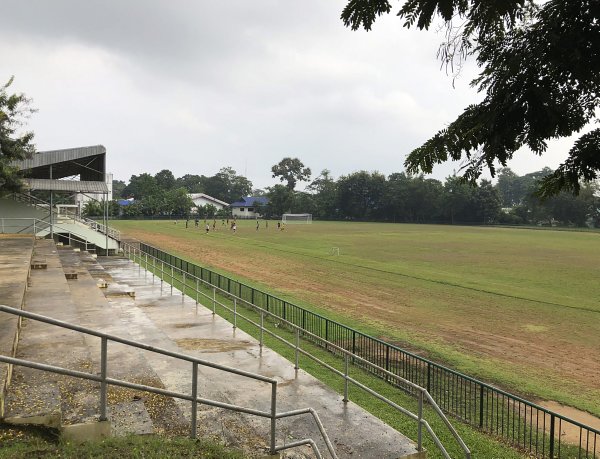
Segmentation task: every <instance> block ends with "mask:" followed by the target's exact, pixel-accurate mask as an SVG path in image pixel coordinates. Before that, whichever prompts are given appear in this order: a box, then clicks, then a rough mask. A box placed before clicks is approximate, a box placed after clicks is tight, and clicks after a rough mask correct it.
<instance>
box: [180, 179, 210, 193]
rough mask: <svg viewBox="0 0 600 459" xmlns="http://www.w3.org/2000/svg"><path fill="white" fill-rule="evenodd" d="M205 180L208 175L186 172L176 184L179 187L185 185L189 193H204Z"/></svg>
mask: <svg viewBox="0 0 600 459" xmlns="http://www.w3.org/2000/svg"><path fill="white" fill-rule="evenodd" d="M205 181H206V177H205V176H204V175H194V174H185V175H184V176H183V177H179V178H178V179H177V180H176V185H175V186H176V187H177V188H181V187H184V188H185V189H186V190H188V193H202V192H203V191H204V185H203V184H204V182H205Z"/></svg>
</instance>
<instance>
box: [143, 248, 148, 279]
mask: <svg viewBox="0 0 600 459" xmlns="http://www.w3.org/2000/svg"><path fill="white" fill-rule="evenodd" d="M144 256H145V257H146V268H145V269H146V271H144V279H146V276H147V275H148V254H147V253H145V254H144Z"/></svg>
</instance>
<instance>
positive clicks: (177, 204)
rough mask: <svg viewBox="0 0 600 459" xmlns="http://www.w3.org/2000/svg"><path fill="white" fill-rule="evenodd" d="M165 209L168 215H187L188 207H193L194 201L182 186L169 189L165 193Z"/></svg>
mask: <svg viewBox="0 0 600 459" xmlns="http://www.w3.org/2000/svg"><path fill="white" fill-rule="evenodd" d="M165 207H166V208H165V209H164V210H165V211H166V212H168V213H169V214H170V215H185V216H189V214H190V209H191V208H192V207H194V202H193V201H192V200H191V198H190V197H189V196H188V193H187V190H186V189H185V188H183V187H181V188H176V189H174V190H170V191H168V192H167V193H166V194H165Z"/></svg>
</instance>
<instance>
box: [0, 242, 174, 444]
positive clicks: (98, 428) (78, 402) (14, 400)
mask: <svg viewBox="0 0 600 459" xmlns="http://www.w3.org/2000/svg"><path fill="white" fill-rule="evenodd" d="M36 251H37V252H38V253H41V254H44V255H45V256H46V257H47V260H48V269H47V270H44V271H35V272H34V273H33V274H32V286H31V288H30V290H29V291H28V292H27V295H26V296H25V306H26V307H25V309H26V310H29V311H31V312H36V313H39V314H43V315H47V316H50V317H53V318H56V319H60V320H64V321H66V322H70V323H74V324H78V325H81V326H86V327H89V328H92V329H103V331H107V332H111V333H112V332H115V331H118V332H120V333H118V332H117V333H116V334H117V335H120V336H125V337H126V335H127V334H126V327H124V326H123V325H121V326H120V327H119V324H118V320H116V321H115V316H114V313H113V312H112V311H111V310H110V309H111V308H110V305H109V304H108V302H107V300H106V298H104V295H102V293H101V292H100V290H99V289H98V288H97V286H96V281H95V280H94V279H93V278H92V277H91V276H90V275H89V273H88V272H87V269H86V266H87V264H88V263H90V262H91V260H93V261H94V262H95V260H94V259H93V257H89V254H84V253H82V254H81V257H82V258H84V259H85V262H83V261H82V259H81V258H80V254H79V253H77V252H74V251H73V250H71V249H70V248H69V247H62V248H60V249H57V248H56V246H55V245H54V244H53V243H52V241H49V240H43V241H38V242H36ZM69 270H70V271H73V272H76V273H77V274H78V278H79V280H78V281H74V280H67V279H66V278H65V271H69ZM99 344H100V340H99V339H98V338H95V337H90V336H86V335H83V334H81V333H78V332H74V331H70V330H66V329H62V328H59V327H55V326H51V325H47V324H44V323H41V322H38V321H34V320H24V321H23V329H22V333H21V337H20V342H19V349H18V352H17V354H16V357H18V358H23V359H26V360H30V361H34V362H39V363H45V364H49V365H56V366H60V367H64V368H69V369H72V370H77V371H82V372H87V373H92V374H99V368H100V352H99V350H100V345H99ZM138 354H139V353H137V352H135V350H133V352H132V350H131V349H130V348H125V346H120V345H114V344H112V345H111V346H109V376H111V377H117V378H120V379H125V380H128V381H131V382H135V383H140V384H148V385H155V386H158V387H163V386H162V383H161V382H160V380H159V379H158V378H157V376H156V374H155V373H153V372H152V370H151V369H149V368H148V367H147V365H144V359H143V356H140V355H138ZM99 399H100V391H99V384H98V383H95V382H92V381H87V380H82V379H77V378H72V377H68V376H63V375H56V374H53V373H48V372H42V371H38V370H33V369H29V368H26V367H20V366H16V367H15V368H14V372H13V384H12V385H11V386H10V388H9V390H8V396H7V413H6V414H7V416H6V419H5V421H6V422H7V423H13V424H32V425H44V426H47V427H52V428H59V429H60V431H61V434H62V435H63V436H64V437H65V438H66V439H72V440H76V439H78V438H81V436H86V437H88V438H102V437H103V436H106V435H108V434H113V435H121V434H127V433H136V434H147V433H151V432H157V431H167V430H168V429H169V428H171V426H175V427H174V428H173V430H175V429H176V428H177V427H178V426H179V425H180V424H181V423H178V421H177V419H178V418H182V416H181V413H180V412H179V411H178V409H177V407H176V406H175V405H174V403H172V402H171V404H170V405H169V403H168V402H163V401H160V403H156V402H155V400H154V399H153V398H152V397H148V396H146V395H145V394H139V393H137V392H136V391H132V390H129V389H125V388H116V387H109V392H108V413H109V415H110V421H111V422H110V423H106V422H104V423H102V422H98V421H99ZM155 422H156V424H157V426H156V427H155ZM111 424H112V425H111ZM177 432H178V433H181V432H183V430H182V429H181V428H179V430H178V431H177Z"/></svg>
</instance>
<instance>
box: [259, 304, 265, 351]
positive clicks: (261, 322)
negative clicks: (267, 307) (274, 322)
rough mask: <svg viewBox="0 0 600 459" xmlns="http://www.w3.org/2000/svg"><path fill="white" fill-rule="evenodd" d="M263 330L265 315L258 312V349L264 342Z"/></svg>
mask: <svg viewBox="0 0 600 459" xmlns="http://www.w3.org/2000/svg"><path fill="white" fill-rule="evenodd" d="M264 330H265V313H264V312H262V311H261V312H260V341H259V343H260V347H261V348H262V347H263V341H264V336H263V335H264Z"/></svg>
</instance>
